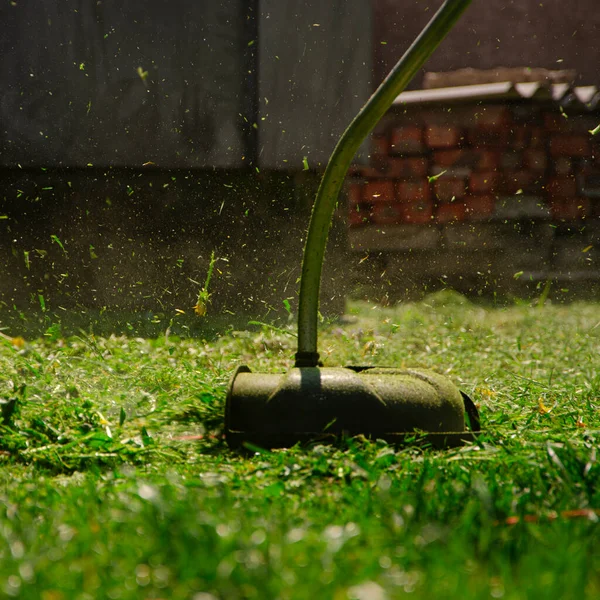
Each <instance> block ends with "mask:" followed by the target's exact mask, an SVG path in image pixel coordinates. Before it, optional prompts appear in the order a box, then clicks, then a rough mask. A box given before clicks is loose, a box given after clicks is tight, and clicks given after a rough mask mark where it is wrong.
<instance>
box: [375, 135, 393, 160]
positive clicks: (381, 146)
mask: <svg viewBox="0 0 600 600" xmlns="http://www.w3.org/2000/svg"><path fill="white" fill-rule="evenodd" d="M371 151H372V152H373V154H374V155H375V156H381V155H382V156H387V154H388V152H389V151H390V141H389V139H388V137H387V135H374V136H373V137H372V138H371Z"/></svg>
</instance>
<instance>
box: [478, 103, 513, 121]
mask: <svg viewBox="0 0 600 600" xmlns="http://www.w3.org/2000/svg"><path fill="white" fill-rule="evenodd" d="M475 122H476V123H477V125H484V126H489V125H493V126H498V125H506V124H509V123H512V114H511V112H510V109H509V108H508V106H506V105H503V104H500V105H496V106H491V105H488V106H483V107H482V108H478V109H476V112H475Z"/></svg>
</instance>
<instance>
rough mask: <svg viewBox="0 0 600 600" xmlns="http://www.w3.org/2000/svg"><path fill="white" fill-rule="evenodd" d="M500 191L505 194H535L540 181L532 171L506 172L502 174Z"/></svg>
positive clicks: (537, 175)
mask: <svg viewBox="0 0 600 600" xmlns="http://www.w3.org/2000/svg"><path fill="white" fill-rule="evenodd" d="M503 179H504V181H503V184H502V190H503V191H504V192H506V193H507V194H516V193H518V192H537V191H538V188H540V187H541V183H542V179H541V177H540V176H539V174H537V173H535V172H534V171H524V170H520V171H508V172H506V173H505V174H504V178H503Z"/></svg>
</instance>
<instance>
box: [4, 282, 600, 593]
mask: <svg viewBox="0 0 600 600" xmlns="http://www.w3.org/2000/svg"><path fill="white" fill-rule="evenodd" d="M350 315H351V316H352V319H351V320H347V321H346V322H344V323H337V324H331V325H329V326H327V327H326V328H325V330H324V331H323V334H322V338H321V344H320V345H321V352H322V354H323V357H324V359H325V363H326V364H327V365H336V364H347V363H352V364H379V365H413V366H422V367H429V368H433V369H436V370H438V371H440V372H442V373H446V374H447V375H449V376H450V377H451V378H452V379H453V380H454V381H455V382H456V383H457V384H458V385H459V386H460V387H461V389H463V390H464V391H466V392H467V393H469V394H470V395H471V396H472V397H473V399H474V400H475V401H476V402H477V403H478V405H479V407H480V411H481V416H482V425H483V428H484V429H485V433H484V434H483V435H482V436H481V438H480V439H479V442H478V443H477V444H476V445H472V446H465V447H462V448H458V449H453V450H447V451H434V450H430V449H427V448H413V447H406V448H393V447H390V446H387V445H386V444H385V443H383V442H368V441H366V440H364V439H350V440H346V441H343V442H341V443H340V444H339V445H338V446H335V447H325V446H320V445H316V446H313V447H307V448H293V449H291V450H282V451H274V452H260V453H257V454H255V455H253V456H240V455H238V454H235V453H232V452H230V451H229V450H228V449H227V447H226V446H225V445H224V443H223V440H222V437H221V435H220V428H221V426H222V413H223V402H224V395H225V389H226V386H227V382H228V379H229V377H230V375H231V373H232V372H233V370H234V368H235V366H236V365H238V364H249V365H250V366H251V367H252V368H253V370H269V371H284V370H285V369H286V368H287V367H289V366H290V364H291V356H292V354H293V352H294V343H295V339H294V338H293V337H292V336H288V335H285V334H283V333H282V332H281V330H279V331H275V330H269V329H267V328H265V329H262V330H256V328H255V329H254V331H241V332H230V333H229V334H227V335H223V336H221V337H219V338H218V339H216V340H213V341H204V340H200V339H192V338H187V339H185V338H175V337H173V336H170V337H168V338H167V339H165V337H164V336H162V337H159V338H157V339H145V338H134V337H124V336H112V337H110V336H109V337H97V336H94V335H92V334H83V333H81V334H80V335H78V336H72V337H68V338H66V339H63V338H61V337H60V335H59V330H58V328H54V329H52V330H49V333H48V335H47V336H42V337H40V338H39V339H36V340H29V341H28V342H27V343H26V344H25V346H24V347H18V346H14V345H13V344H11V343H10V342H9V341H8V340H5V339H2V340H0V400H1V401H2V402H3V404H2V414H3V415H4V422H3V423H2V424H1V425H0V460H1V461H2V463H3V469H2V471H0V480H1V483H0V597H18V598H31V599H36V600H39V599H42V600H61V599H64V600H67V599H69V600H70V599H72V598H73V599H82V600H83V599H96V598H111V599H112V598H124V599H126V598H140V599H159V598H169V599H179V598H181V599H188V598H190V599H195V600H210V599H212V598H223V599H228V600H229V599H236V598H240V599H242V598H244V599H245V598H261V599H263V598H267V599H268V598H281V599H285V598H294V599H295V598H300V599H302V598H311V599H314V598H332V599H335V600H342V599H347V598H348V599H353V598H357V599H360V600H366V599H368V600H379V599H382V598H402V597H405V596H406V597H410V598H422V599H430V598H444V599H446V598H469V599H471V598H490V597H491V598H508V599H521V598H544V599H548V598H556V599H558V598H561V599H568V598H574V599H575V598H598V597H600V545H598V543H597V542H598V539H600V538H599V534H600V526H599V524H598V518H597V517H596V515H595V513H594V512H593V511H592V510H590V509H600V485H599V482H600V467H599V466H598V459H597V448H598V441H599V438H600V368H599V367H600V358H599V357H600V305H598V304H586V303H575V304H571V305H566V306H557V305H546V306H543V307H537V306H535V307H530V306H528V305H518V306H511V307H504V308H486V307H482V306H477V305H473V304H471V303H469V302H467V301H466V300H464V299H463V298H462V297H460V296H456V295H453V294H451V293H442V294H437V295H435V296H432V297H429V298H428V299H426V300H425V301H423V302H421V303H416V304H404V305H399V306H398V307H395V308H385V309H382V308H379V307H373V306H370V305H367V304H352V305H351V306H350ZM4 333H5V334H9V335H11V336H18V335H19V333H20V332H19V331H16V330H14V329H11V330H10V332H9V331H4ZM583 509H585V510H583ZM565 511H568V512H565ZM573 511H579V512H573ZM598 516H599V517H600V513H599V514H598ZM507 519H508V521H507ZM511 523H513V524H511Z"/></svg>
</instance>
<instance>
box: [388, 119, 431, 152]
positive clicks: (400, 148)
mask: <svg viewBox="0 0 600 600" xmlns="http://www.w3.org/2000/svg"><path fill="white" fill-rule="evenodd" d="M424 149H425V147H424V145H423V129H422V128H421V127H417V126H416V125H407V126H405V127H395V128H394V129H392V133H391V136H390V149H389V151H390V154H418V153H420V152H423V150H424Z"/></svg>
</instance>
